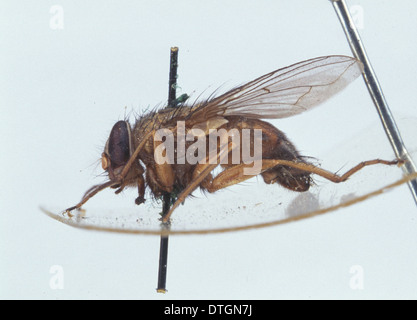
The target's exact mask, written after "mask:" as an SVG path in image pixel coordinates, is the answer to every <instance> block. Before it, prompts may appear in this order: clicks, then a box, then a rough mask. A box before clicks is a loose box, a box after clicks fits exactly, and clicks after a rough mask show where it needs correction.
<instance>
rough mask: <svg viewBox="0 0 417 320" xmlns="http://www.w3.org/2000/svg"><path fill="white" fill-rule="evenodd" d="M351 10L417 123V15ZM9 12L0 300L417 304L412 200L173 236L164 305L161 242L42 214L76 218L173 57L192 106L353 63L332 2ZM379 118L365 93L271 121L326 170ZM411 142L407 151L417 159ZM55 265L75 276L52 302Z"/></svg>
mask: <svg viewBox="0 0 417 320" xmlns="http://www.w3.org/2000/svg"><path fill="white" fill-rule="evenodd" d="M55 4H57V5H61V6H62V8H63V10H64V28H63V29H62V30H52V29H51V28H50V26H49V22H50V18H51V16H52V15H51V14H50V13H49V10H50V8H51V6H52V5H55ZM349 4H350V5H361V7H362V8H363V27H364V28H363V29H362V30H360V32H361V36H362V38H363V41H364V43H365V45H366V48H367V51H368V54H369V56H370V58H371V61H372V64H373V66H374V68H375V70H376V71H377V74H378V76H379V79H380V82H381V84H382V86H383V89H384V92H385V95H386V98H387V100H388V101H389V103H390V106H391V108H392V111H393V113H394V115H395V116H396V118H397V119H402V118H404V115H405V116H408V115H414V116H415V115H416V109H415V108H416V107H415V91H416V81H415V79H416V76H415V75H416V72H417V59H416V58H415V57H416V54H417V44H416V41H415V39H416V38H417V23H416V19H415V12H417V3H416V1H413V0H408V1H406V0H401V1H378V4H377V5H376V3H375V1H355V2H353V1H350V2H349ZM0 7H1V10H0V15H1V16H0V28H1V30H2V32H1V34H0V49H1V50H0V52H1V55H0V82H1V83H0V108H1V116H0V150H1V158H0V161H1V162H0V173H1V182H0V183H1V188H0V190H1V191H0V208H1V210H0V230H1V231H0V237H1V240H0V298H3V299H7V298H13V299H15V298H31V299H32V298H36V299H64V298H70V299H79V298H81V299H87V298H90V299H91V298H92V299H101V298H105V299H108V298H116V299H119V298H120V299H122V298H128V299H165V298H168V299H183V298H186V299H202V298H204V299H212V298H213V299H224V298H225V299H226V298H227V299H241V298H243V299H252V298H253V299H285V298H302V299H309V298H318V299H320V298H343V299H364V298H367V299H368V298H417V210H416V205H415V203H414V202H413V200H412V198H411V196H410V193H409V191H408V188H407V187H406V186H402V187H399V188H397V189H396V190H394V191H391V192H389V193H387V194H384V195H383V196H379V197H377V198H374V199H371V200H369V201H366V202H364V203H360V204H357V205H355V206H353V207H350V208H346V209H343V210H340V211H338V212H337V213H334V214H329V215H326V216H323V217H319V218H315V219H311V220H307V221H302V222H298V223H294V224H290V225H285V226H278V227H274V228H268V229H262V230H254V231H246V232H240V233H232V234H222V235H209V236H177V237H172V238H171V240H170V248H169V261H168V282H167V287H168V290H169V292H168V294H167V295H161V294H157V293H156V292H155V290H154V289H155V287H156V280H157V265H158V251H159V238H158V237H151V236H128V235H115V234H104V233H98V232H87V231H82V230H76V229H73V228H70V227H68V226H65V225H63V224H59V223H58V222H56V221H53V220H52V219H50V218H48V217H46V216H44V215H43V214H42V213H41V212H40V210H39V205H52V206H56V207H58V208H65V207H67V206H69V205H73V204H74V202H76V201H78V200H79V198H80V196H81V195H82V193H83V192H84V191H85V190H86V189H87V188H88V187H89V186H90V185H92V184H94V183H96V181H97V180H95V175H96V174H97V173H99V172H100V170H99V169H95V165H96V164H97V163H96V160H97V159H98V158H99V156H100V153H101V150H102V148H103V145H104V143H105V141H106V138H107V134H108V132H109V130H110V128H111V126H112V125H113V123H114V122H115V121H116V120H118V119H121V118H123V116H124V113H125V106H127V110H128V111H130V110H132V109H134V110H144V109H145V108H147V107H153V106H155V105H157V104H159V103H161V102H163V101H164V100H166V96H167V76H168V75H167V73H168V65H169V58H168V56H169V48H170V46H173V45H175V46H178V47H180V67H179V74H180V78H179V84H180V86H181V88H182V92H187V93H190V92H193V91H194V90H195V95H198V94H199V93H200V92H202V91H204V90H206V92H211V91H212V90H214V89H216V88H217V87H218V86H220V85H223V84H224V83H226V85H229V86H233V85H236V84H240V83H243V82H245V81H247V80H251V79H252V78H254V77H256V76H259V75H262V74H264V73H267V72H269V71H272V70H274V69H276V68H279V67H283V66H286V65H289V64H291V63H294V62H297V61H300V60H304V59H308V58H312V57H316V56H320V55H329V54H346V55H350V54H351V53H350V49H349V47H348V45H347V42H346V39H345V37H344V34H343V32H342V29H341V27H340V24H339V22H338V20H337V18H336V15H335V13H334V11H333V8H332V6H331V4H330V2H329V1H325V0H322V1H308V0H303V1H301V0H299V1H291V0H285V1H266V0H261V1H242V0H239V1H56V2H55V1H54V2H51V1H2V3H1V5H0ZM182 92H180V93H182ZM376 120H377V114H376V112H375V110H374V107H373V105H372V102H371V100H370V98H369V95H368V94H367V91H366V89H365V87H364V85H363V82H362V81H361V80H358V81H356V82H355V83H354V84H352V86H350V87H349V89H348V90H346V91H345V92H344V93H343V94H341V95H340V96H338V97H335V98H334V99H332V100H331V101H329V102H328V103H326V104H325V105H323V106H321V107H320V108H318V109H316V110H314V111H312V112H310V113H308V114H306V115H301V116H299V117H297V118H292V119H285V120H282V121H280V122H275V123H276V124H277V125H279V127H280V128H281V129H282V130H284V131H285V132H287V133H288V135H289V136H290V137H291V139H292V140H293V141H296V144H297V146H298V147H299V148H300V149H302V150H303V152H304V153H305V154H310V155H313V156H317V157H318V158H319V159H323V158H324V157H325V152H326V150H329V148H330V147H332V146H337V145H338V143H340V141H343V140H344V139H348V138H349V137H350V136H353V135H355V134H356V133H358V132H361V130H364V129H365V128H367V127H368V126H369V125H370V124H371V123H373V122H375V121H376ZM381 134H383V132H382V130H381ZM405 138H406V137H405ZM414 138H415V137H408V138H407V140H406V142H407V143H408V144H409V146H410V149H411V151H414V152H415V151H416V150H417V149H416V144H415V139H414ZM388 153H389V152H388ZM363 157H365V156H363ZM363 157H362V156H361V154H360V153H359V160H361V158H363ZM362 160H364V159H362ZM355 161H357V159H356V158H355V159H353V160H352V162H349V163H351V164H352V163H354V162H355ZM344 164H345V163H337V164H334V167H333V169H338V168H340V166H342V165H344ZM277 192H278V191H277ZM108 197H115V196H113V195H112V194H111V193H110V192H109V193H106V194H105V195H103V196H102V199H106V198H108ZM119 198H120V199H121V200H120V201H133V198H132V195H129V194H126V195H120V196H119ZM211 201H215V198H214V196H210V195H209V196H208V199H207V205H208V206H209V205H210V202H211ZM237 205H238V204H237ZM53 265H59V266H62V268H63V270H64V281H65V282H64V289H62V290H52V289H51V288H50V285H49V281H50V278H51V276H52V275H51V274H50V273H49V271H50V268H51V266H53ZM353 265H360V266H361V267H362V268H363V270H364V289H363V290H352V289H351V288H350V286H349V281H350V279H351V276H352V274H350V273H349V270H350V268H351V267H352V266H353Z"/></svg>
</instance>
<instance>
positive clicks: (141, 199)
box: [135, 175, 145, 205]
mask: <svg viewBox="0 0 417 320" xmlns="http://www.w3.org/2000/svg"><path fill="white" fill-rule="evenodd" d="M138 194H139V197H137V198H136V199H135V203H136V204H137V205H140V204H141V203H144V202H145V179H144V178H143V176H142V175H141V176H140V177H139V178H138Z"/></svg>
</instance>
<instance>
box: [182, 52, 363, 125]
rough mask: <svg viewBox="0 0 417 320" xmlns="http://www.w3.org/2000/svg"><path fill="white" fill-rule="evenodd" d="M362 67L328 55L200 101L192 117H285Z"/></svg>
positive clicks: (349, 78)
mask: <svg viewBox="0 0 417 320" xmlns="http://www.w3.org/2000/svg"><path fill="white" fill-rule="evenodd" d="M362 70H363V66H362V63H361V62H360V61H358V60H356V59H354V58H352V57H347V56H326V57H318V58H314V59H310V60H306V61H302V62H298V63H296V64H293V65H291V66H289V67H285V68H282V69H278V70H276V71H272V72H271V73H268V74H266V75H263V76H261V77H259V78H257V79H255V80H253V81H251V82H248V83H246V84H244V85H242V86H240V87H237V88H235V89H232V90H230V91H229V92H226V93H225V94H223V95H221V96H219V97H215V98H212V99H209V100H208V101H206V102H203V103H201V104H199V105H197V106H196V107H195V108H193V109H194V110H192V112H191V114H190V115H189V119H192V120H194V121H195V122H199V121H198V120H199V119H201V120H202V121H204V120H206V119H210V118H212V117H215V116H244V117H247V118H254V119H278V118H286V117H290V116H293V115H296V114H299V113H301V112H304V111H307V110H310V109H311V108H313V107H315V106H317V105H319V104H320V103H322V102H323V101H325V100H327V99H328V98H330V97H331V96H333V95H334V94H336V93H338V92H339V91H341V90H342V89H343V88H345V87H346V86H347V85H348V84H349V83H350V82H352V81H353V80H354V79H356V78H357V77H358V76H359V75H360V74H361V73H362Z"/></svg>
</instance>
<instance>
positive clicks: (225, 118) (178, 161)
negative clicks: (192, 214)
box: [66, 56, 401, 222]
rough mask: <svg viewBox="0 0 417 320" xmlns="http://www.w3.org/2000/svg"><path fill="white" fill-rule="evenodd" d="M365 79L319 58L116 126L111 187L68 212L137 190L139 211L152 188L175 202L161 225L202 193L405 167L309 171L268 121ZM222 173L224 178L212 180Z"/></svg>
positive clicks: (341, 63) (107, 166)
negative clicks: (111, 193) (254, 181)
mask: <svg viewBox="0 0 417 320" xmlns="http://www.w3.org/2000/svg"><path fill="white" fill-rule="evenodd" d="M361 72H362V64H361V62H359V61H358V60H356V59H354V58H351V57H346V56H326V57H318V58H314V59H310V60H306V61H303V62H299V63H296V64H293V65H291V66H289V67H285V68H282V69H278V70H276V71H273V72H271V73H268V74H266V75H264V76H261V77H259V78H257V79H255V80H253V81H251V82H248V83H246V84H244V85H242V86H239V87H236V88H234V89H232V90H230V91H228V92H226V93H224V94H222V95H220V96H218V97H211V98H209V99H208V100H206V101H202V102H199V103H194V104H191V105H188V104H187V103H186V102H183V101H180V102H178V104H177V105H174V106H168V107H166V108H163V109H160V110H159V111H155V112H150V113H148V114H145V115H143V116H141V117H139V118H138V119H136V122H135V123H134V125H132V126H131V124H130V123H129V122H128V121H118V122H117V123H116V124H115V125H114V127H113V128H112V130H111V132H110V137H109V139H108V140H107V143H106V146H105V148H104V152H103V154H102V159H101V160H102V167H103V169H104V170H106V171H107V173H108V177H109V181H107V182H105V183H103V184H99V185H96V186H93V187H92V188H90V189H89V190H88V191H87V192H86V193H85V194H84V196H83V198H82V200H81V201H80V202H79V203H78V204H77V205H75V206H73V207H71V208H68V209H67V210H66V211H67V212H70V211H72V210H74V209H79V208H81V206H82V205H83V204H84V203H86V202H87V201H88V200H89V199H90V198H91V197H93V196H94V195H95V194H97V193H98V192H99V191H101V190H103V189H105V188H108V187H111V188H115V189H117V190H116V194H117V193H120V192H121V191H122V190H123V189H124V188H125V187H131V186H135V187H137V188H138V193H139V196H138V197H137V198H136V200H135V202H136V204H138V205H139V204H141V203H143V202H144V201H145V189H146V188H149V189H150V192H151V194H152V195H153V196H154V197H160V196H161V195H163V194H166V193H169V194H171V195H172V197H173V199H174V200H175V201H174V203H173V205H172V207H171V209H170V211H169V212H168V213H167V214H166V215H165V216H164V217H163V221H164V222H167V221H168V220H169V218H170V216H171V214H172V212H173V211H174V210H175V208H177V207H178V205H179V204H180V203H182V202H183V201H184V200H185V199H186V197H187V196H189V195H191V193H192V192H193V191H194V190H196V189H197V188H198V187H200V188H201V189H202V190H205V191H208V192H209V193H213V192H216V191H217V190H220V189H223V188H226V187H229V186H231V185H234V184H237V183H240V182H242V181H245V180H247V179H250V178H252V177H254V176H256V175H261V176H262V178H263V180H264V182H265V183H267V184H274V183H277V184H279V185H281V186H283V187H285V188H287V189H290V190H293V191H296V192H303V191H307V190H308V189H309V188H310V185H311V184H312V178H311V175H312V174H316V175H319V176H321V177H323V178H325V179H328V180H330V181H332V182H335V183H339V182H343V181H346V180H347V179H348V178H349V177H350V176H351V175H353V174H354V173H355V172H357V171H359V170H361V169H362V168H363V167H365V166H369V165H374V164H384V165H395V164H400V163H401V161H399V160H394V161H386V160H380V159H375V160H369V161H364V162H361V163H359V164H358V165H356V166H355V167H353V168H352V169H350V170H348V171H347V172H346V173H345V174H343V175H337V174H335V173H332V172H330V171H327V170H324V169H322V168H320V167H317V166H315V165H313V164H311V163H309V162H308V161H307V158H306V157H303V156H302V155H300V154H299V152H298V151H297V150H296V148H295V147H294V145H293V144H292V143H291V142H290V141H289V140H288V138H287V137H286V135H285V134H284V133H283V132H281V131H280V130H278V129H277V128H275V127H274V126H273V125H271V124H270V123H268V122H265V121H263V120H262V119H278V118H285V117H291V116H294V115H296V114H299V113H302V112H304V111H307V110H310V109H311V108H313V107H315V106H317V105H319V104H320V103H322V102H323V101H325V100H327V99H328V98H330V97H331V96H333V95H334V94H336V93H337V92H339V91H340V90H342V89H343V88H344V87H346V86H347V85H348V84H349V83H350V82H351V81H353V80H354V79H356V78H357V77H358V76H359V75H360V74H361ZM246 131H248V132H249V134H246V133H247V132H246ZM213 133H215V134H213ZM213 137H214V138H213ZM245 137H246V138H245ZM248 137H249V138H248ZM219 139H220V143H219V144H217V141H218V140H219ZM213 140H214V144H213V143H212V142H213ZM230 140H232V141H230ZM221 141H223V142H224V143H221ZM213 145H214V148H213ZM250 155H253V156H250ZM248 160H251V161H248ZM219 166H220V168H221V169H222V170H221V172H220V173H218V174H216V175H214V169H216V168H217V167H219ZM250 169H252V170H250ZM254 169H256V170H254Z"/></svg>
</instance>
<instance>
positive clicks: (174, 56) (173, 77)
mask: <svg viewBox="0 0 417 320" xmlns="http://www.w3.org/2000/svg"><path fill="white" fill-rule="evenodd" d="M177 68H178V48H177V47H172V48H171V55H170V63H169V84H168V88H169V89H168V106H169V107H173V106H174V105H175V101H176V97H177ZM170 207H171V194H170V193H168V192H166V193H164V194H163V196H162V217H164V216H165V215H166V214H167V213H168V211H169V209H170ZM169 227H170V223H169V221H168V222H164V223H162V225H161V228H162V229H165V230H167V229H169ZM167 266H168V235H161V241H160V247H159V270H158V287H157V288H156V291H157V292H159V293H166V292H167V289H166V280H167Z"/></svg>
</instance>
